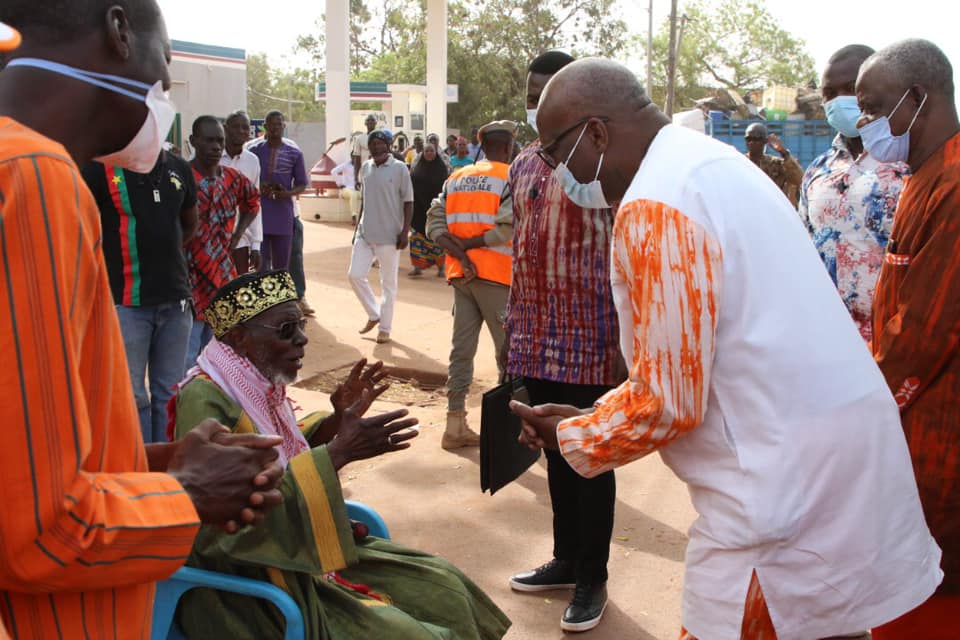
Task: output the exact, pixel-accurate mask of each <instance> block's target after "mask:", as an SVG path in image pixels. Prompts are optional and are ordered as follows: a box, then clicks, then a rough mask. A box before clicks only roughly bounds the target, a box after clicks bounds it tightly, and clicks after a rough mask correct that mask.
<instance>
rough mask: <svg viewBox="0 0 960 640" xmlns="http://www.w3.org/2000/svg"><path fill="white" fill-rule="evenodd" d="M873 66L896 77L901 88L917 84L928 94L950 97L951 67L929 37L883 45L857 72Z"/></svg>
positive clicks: (952, 90) (951, 84) (951, 87)
mask: <svg viewBox="0 0 960 640" xmlns="http://www.w3.org/2000/svg"><path fill="white" fill-rule="evenodd" d="M874 67H879V68H882V69H883V70H884V72H885V73H886V74H887V75H889V76H891V77H892V78H897V79H899V81H900V83H901V86H902V87H903V90H904V91H906V90H907V88H908V87H910V86H911V85H920V86H922V87H923V88H924V89H925V90H927V91H929V92H930V93H931V94H938V95H941V96H943V97H945V98H947V99H949V100H951V101H952V100H953V92H954V88H953V66H952V65H951V64H950V60H948V59H947V56H946V55H944V53H943V51H941V50H940V47H938V46H937V45H935V44H933V43H932V42H930V41H929V40H921V39H919V38H911V39H909V40H901V41H900V42H895V43H893V44H892V45H890V46H889V47H884V48H883V49H881V50H880V51H877V52H876V53H875V54H873V55H872V56H870V57H869V58H867V60H866V61H865V62H864V63H863V66H862V67H861V70H860V73H861V75H862V74H863V73H865V72H866V71H867V70H869V69H871V68H874Z"/></svg>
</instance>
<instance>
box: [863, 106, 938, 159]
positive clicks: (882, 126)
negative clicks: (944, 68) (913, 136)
mask: <svg viewBox="0 0 960 640" xmlns="http://www.w3.org/2000/svg"><path fill="white" fill-rule="evenodd" d="M909 93H910V90H909V89H907V91H906V92H905V93H904V94H903V95H902V96H901V97H900V102H898V103H897V106H895V107H894V108H893V111H891V112H890V115H889V116H880V117H879V118H877V119H876V120H874V121H873V122H870V123H869V124H867V125H865V126H864V127H863V128H862V129H860V140H861V141H862V142H863V148H864V149H866V150H867V153H869V154H870V155H871V156H872V157H874V158H876V159H877V160H879V161H880V162H906V161H907V160H908V159H909V158H910V129H913V123H914V122H916V121H917V116H919V115H920V110H921V109H923V105H924V104H925V103H926V102H927V96H923V100H922V101H921V102H920V106H919V107H917V112H916V113H915V114H913V120H911V121H910V126H909V127H907V130H906V131H904V132H903V134H902V135H899V136H895V135H893V132H892V131H891V130H890V118H891V117H893V114H895V113H896V112H897V109H899V108H900V105H901V104H903V101H904V100H906V98H907V94H909ZM928 95H929V94H928Z"/></svg>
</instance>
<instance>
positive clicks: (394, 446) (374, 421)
mask: <svg viewBox="0 0 960 640" xmlns="http://www.w3.org/2000/svg"><path fill="white" fill-rule="evenodd" d="M374 393H376V392H375V391H371V390H370V389H364V390H363V392H362V393H361V394H360V398H358V399H357V401H356V402H355V403H354V404H353V406H351V407H350V408H349V409H347V410H346V411H345V412H344V414H343V418H342V419H341V422H340V430H339V431H338V432H337V437H336V438H334V439H333V440H332V441H331V442H330V444H328V445H327V452H328V453H329V454H330V462H331V463H333V467H334V468H335V469H337V470H339V469H340V468H341V467H343V466H344V465H346V464H347V463H349V462H353V461H355V460H365V459H367V458H373V457H375V456H379V455H381V454H384V453H389V452H391V451H400V450H401V449H406V448H408V447H409V446H410V443H409V442H407V440H410V439H411V438H415V437H417V436H418V435H419V433H420V432H419V431H418V430H417V429H414V428H413V427H416V425H417V423H418V422H419V421H418V420H417V419H416V418H407V419H403V418H404V417H405V416H406V415H407V413H408V412H407V410H406V409H398V410H397V411H391V412H390V413H383V414H380V415H378V416H373V417H371V418H363V417H361V416H362V415H363V413H364V412H365V411H366V410H367V409H368V408H369V406H370V404H371V403H372V402H373V398H374V397H375V396H374Z"/></svg>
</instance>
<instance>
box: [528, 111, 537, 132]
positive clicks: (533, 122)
mask: <svg viewBox="0 0 960 640" xmlns="http://www.w3.org/2000/svg"><path fill="white" fill-rule="evenodd" d="M527 124H528V125H530V127H531V128H532V129H533V131H534V132H536V131H537V110H536V109H527Z"/></svg>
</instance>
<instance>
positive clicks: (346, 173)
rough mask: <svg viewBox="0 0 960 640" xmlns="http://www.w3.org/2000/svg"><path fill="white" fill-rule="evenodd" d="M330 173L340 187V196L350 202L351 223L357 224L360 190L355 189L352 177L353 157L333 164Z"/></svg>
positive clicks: (355, 185)
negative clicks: (335, 164)
mask: <svg viewBox="0 0 960 640" xmlns="http://www.w3.org/2000/svg"><path fill="white" fill-rule="evenodd" d="M330 175H331V176H332V177H333V179H334V181H335V182H336V183H337V186H338V187H340V197H341V198H343V199H344V200H346V201H347V202H349V203H350V219H351V220H352V222H353V224H357V216H358V215H360V192H359V191H357V183H356V180H355V179H354V171H353V159H352V158H351V159H350V160H347V161H346V162H343V163H341V164H338V165H337V166H335V167H334V168H333V169H331V170H330Z"/></svg>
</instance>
